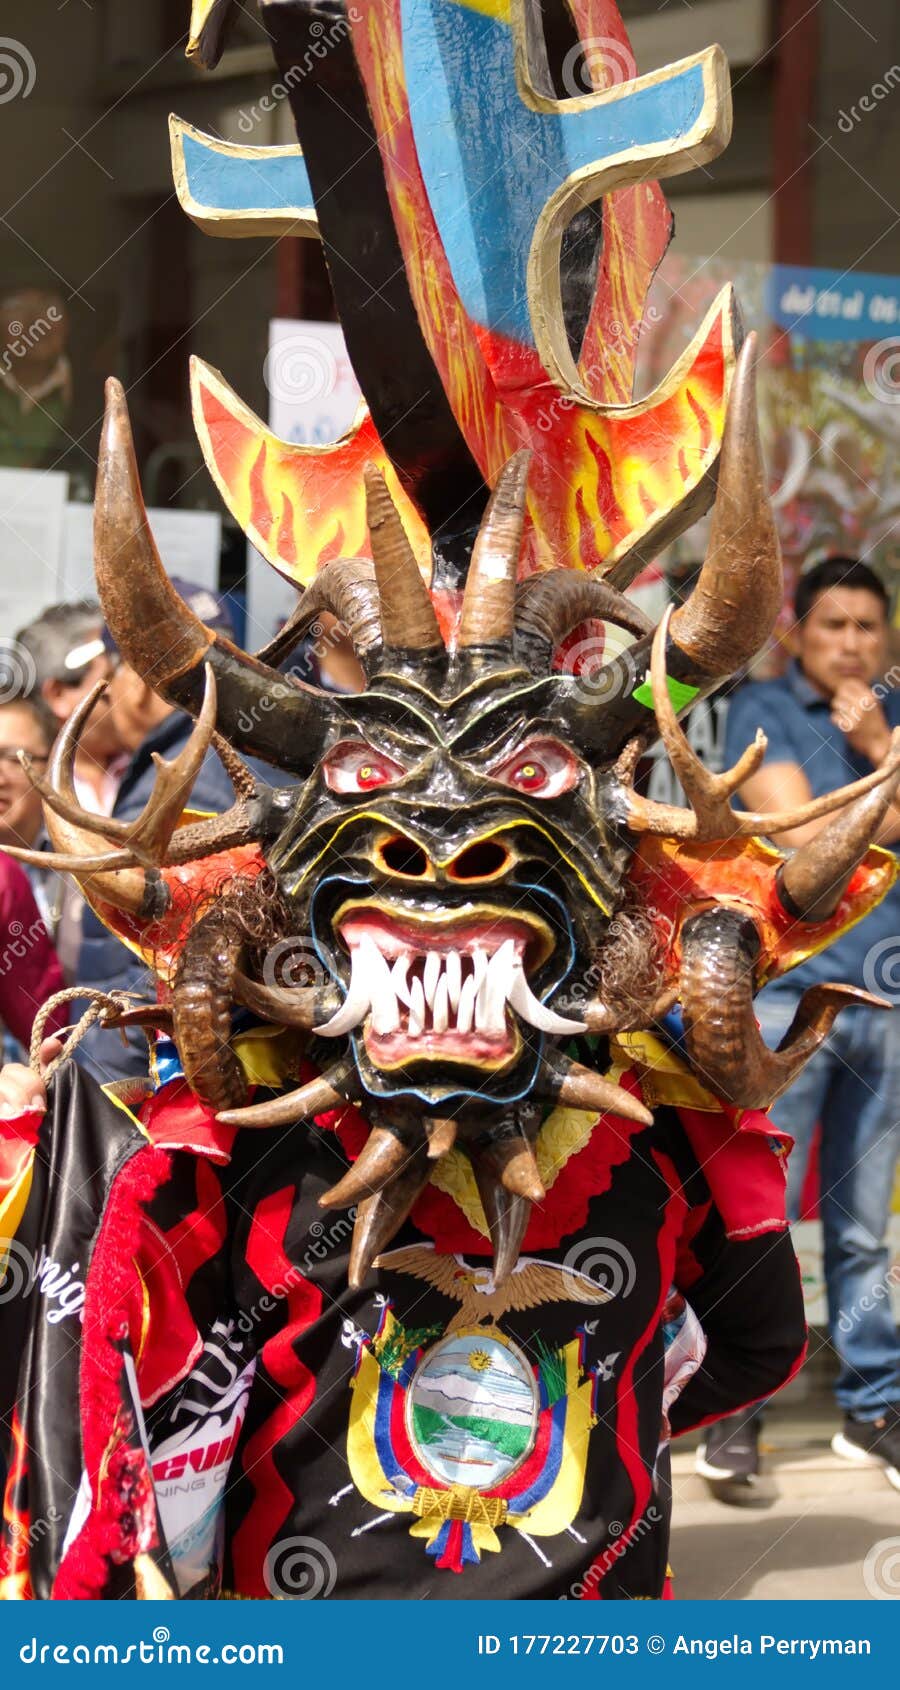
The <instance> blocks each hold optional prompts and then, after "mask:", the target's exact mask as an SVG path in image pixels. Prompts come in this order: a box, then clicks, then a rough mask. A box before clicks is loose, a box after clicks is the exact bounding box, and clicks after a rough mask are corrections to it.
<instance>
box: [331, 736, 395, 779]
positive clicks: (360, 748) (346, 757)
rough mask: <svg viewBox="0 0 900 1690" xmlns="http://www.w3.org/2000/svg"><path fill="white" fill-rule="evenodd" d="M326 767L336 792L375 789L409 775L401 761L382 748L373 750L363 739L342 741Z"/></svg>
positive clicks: (335, 748)
mask: <svg viewBox="0 0 900 1690" xmlns="http://www.w3.org/2000/svg"><path fill="white" fill-rule="evenodd" d="M322 769H323V773H324V775H325V782H326V785H327V786H329V787H330V788H331V791H332V792H374V791H375V790H376V788H377V787H379V786H390V785H391V783H392V782H393V781H396V780H400V779H401V778H402V776H403V775H405V774H406V770H405V769H404V768H403V767H402V765H401V764H400V763H395V762H394V760H393V758H392V757H385V755H384V753H383V752H381V751H373V749H372V747H371V745H366V744H365V742H364V741H363V740H361V739H344V740H341V742H340V744H339V745H336V746H334V748H333V750H331V751H329V753H328V756H327V757H326V758H325V761H324V763H323V765H322Z"/></svg>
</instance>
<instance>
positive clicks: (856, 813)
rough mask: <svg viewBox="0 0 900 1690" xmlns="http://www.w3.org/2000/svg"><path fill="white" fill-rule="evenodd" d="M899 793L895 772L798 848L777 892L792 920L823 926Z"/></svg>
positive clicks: (899, 782) (898, 776)
mask: <svg viewBox="0 0 900 1690" xmlns="http://www.w3.org/2000/svg"><path fill="white" fill-rule="evenodd" d="M898 787H900V766H898V767H897V768H896V769H895V770H894V772H893V774H891V775H890V776H889V777H888V779H887V780H884V781H882V783H881V785H880V786H876V787H874V788H873V789H872V791H871V792H867V793H864V794H863V796H862V797H861V798H857V799H856V801H855V803H852V804H848V805H847V807H846V809H844V810H841V811H840V813H839V814H838V815H836V816H835V817H834V818H833V819H832V820H831V821H830V822H829V823H828V825H827V827H823V828H822V829H821V831H820V832H819V833H817V834H816V837H815V839H810V840H808V841H807V843H806V844H805V845H801V846H799V847H798V849H797V850H796V851H795V852H794V855H793V856H792V857H789V858H788V860H787V862H786V863H784V864H783V866H782V869H781V872H780V875H779V885H778V890H779V894H780V896H781V899H782V902H783V903H784V905H785V907H786V909H787V910H788V911H789V912H790V914H791V915H795V916H798V917H799V918H800V920H801V921H827V919H828V917H829V916H830V915H833V914H834V912H835V910H836V909H837V907H838V904H839V903H840V901H841V899H842V897H843V896H844V893H845V892H846V890H847V886H848V884H849V882H850V879H851V876H852V875H853V873H854V871H855V870H856V869H857V868H858V867H859V864H860V863H861V862H862V860H863V857H864V856H865V854H866V852H867V851H868V849H869V847H870V845H872V844H873V842H874V840H875V835H876V834H877V832H878V830H879V828H880V827H881V824H882V822H883V821H884V818H885V816H886V815H887V812H888V810H889V809H890V807H891V803H892V801H893V799H894V798H895V797H896V795H897V789H898Z"/></svg>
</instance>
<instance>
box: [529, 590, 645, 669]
mask: <svg viewBox="0 0 900 1690" xmlns="http://www.w3.org/2000/svg"><path fill="white" fill-rule="evenodd" d="M593 620H596V621H598V622H612V623H615V624H616V626H617V627H620V628H626V629H627V630H628V632H629V633H631V634H635V635H637V636H640V635H641V634H652V632H653V623H652V621H651V620H650V618H649V616H645V614H644V612H643V611H642V610H640V609H639V608H638V606H637V605H636V604H632V602H631V600H630V599H627V598H626V597H625V595H624V593H619V592H617V591H616V589H615V587H611V586H610V585H609V583H608V582H607V581H603V580H600V579H599V578H598V577H597V576H596V575H588V574H586V573H585V572H584V571H582V570H578V569H549V570H547V572H546V573H545V574H543V575H530V576H529V577H528V580H527V581H523V582H522V584H521V586H520V587H519V590H518V592H517V594H516V627H515V644H516V651H517V653H518V652H520V651H521V655H522V657H523V658H524V660H525V662H526V664H527V665H528V668H529V669H531V670H533V671H536V672H538V673H540V672H542V671H543V672H547V671H549V669H550V667H551V665H552V662H553V654H554V652H555V651H556V649H557V646H559V645H560V644H561V643H562V641H563V640H564V639H565V637H566V635H567V634H570V633H571V632H572V629H573V628H577V627H578V625H579V623H581V622H589V621H593Z"/></svg>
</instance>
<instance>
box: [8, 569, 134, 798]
mask: <svg viewBox="0 0 900 1690" xmlns="http://www.w3.org/2000/svg"><path fill="white" fill-rule="evenodd" d="M102 636H103V624H102V618H101V615H100V612H99V610H98V608H97V606H96V605H95V604H92V603H91V602H90V600H87V599H83V600H79V601H78V602H76V603H73V604H52V605H51V606H50V607H49V609H48V610H45V611H42V613H41V615H40V616H38V617H37V618H36V619H35V620H34V621H33V622H29V623H28V625H27V626H26V627H24V628H20V630H19V632H18V634H17V635H16V643H17V645H18V646H19V647H20V648H21V650H22V651H23V652H24V653H25V654H26V657H27V659H28V661H29V662H30V665H31V668H32V670H33V672H34V680H33V683H32V688H31V693H30V695H29V696H31V697H32V698H36V699H38V700H40V701H42V702H43V703H44V705H45V706H46V708H47V709H48V710H49V712H50V714H51V716H52V717H53V718H54V720H55V722H56V724H57V731H58V729H59V728H61V727H64V726H65V724H66V722H67V721H68V720H69V717H70V716H71V715H72V712H73V711H74V710H76V709H77V708H78V705H79V704H80V703H81V701H82V699H83V698H85V697H86V696H87V694H88V693H89V692H90V691H91V690H92V688H93V687H95V686H96V685H97V682H98V681H102V680H106V679H107V678H108V676H109V673H110V659H109V653H108V651H107V650H106V647H105V646H104V643H103V637H102ZM121 759H122V746H121V743H120V741H119V739H118V736H117V734H116V732H115V729H114V727H113V723H112V716H111V712H110V707H109V704H108V703H107V702H105V701H104V700H103V699H101V700H100V702H99V704H98V705H97V706H96V708H95V709H94V710H93V712H92V714H91V717H90V720H89V722H88V723H87V724H86V726H85V729H84V732H83V733H82V735H81V738H80V740H79V745H78V755H77V757H76V759H75V789H76V792H77V793H78V797H79V801H80V802H81V803H82V804H83V805H84V807H85V809H88V810H97V811H98V812H99V813H100V814H101V815H109V813H110V811H111V809H112V805H113V800H114V798H115V794H116V787H117V785H118V775H119V774H120V772H121V769H122V766H123V764H122V760H121Z"/></svg>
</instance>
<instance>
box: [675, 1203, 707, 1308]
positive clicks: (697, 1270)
mask: <svg viewBox="0 0 900 1690" xmlns="http://www.w3.org/2000/svg"><path fill="white" fill-rule="evenodd" d="M711 1211H712V1200H711V1199H710V1201H709V1202H708V1203H698V1204H697V1205H696V1206H695V1207H694V1208H693V1209H689V1210H688V1213H687V1217H686V1219H685V1223H684V1228H683V1230H682V1234H681V1237H680V1238H679V1240H678V1249H677V1252H676V1256H675V1284H676V1285H677V1286H678V1289H679V1291H689V1290H690V1288H691V1286H692V1285H693V1284H694V1283H695V1282H696V1280H698V1279H699V1278H700V1276H701V1274H702V1272H703V1264H702V1263H701V1262H698V1260H697V1257H696V1256H695V1255H694V1239H695V1238H696V1236H697V1234H698V1232H700V1231H701V1230H702V1228H703V1227H704V1226H705V1224H706V1221H707V1220H708V1218H709V1215H710V1213H711Z"/></svg>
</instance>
